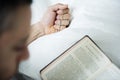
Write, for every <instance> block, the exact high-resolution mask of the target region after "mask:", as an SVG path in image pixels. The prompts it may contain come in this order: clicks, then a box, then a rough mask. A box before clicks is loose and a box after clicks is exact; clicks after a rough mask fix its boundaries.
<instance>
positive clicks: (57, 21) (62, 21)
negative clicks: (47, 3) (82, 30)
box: [55, 20, 70, 26]
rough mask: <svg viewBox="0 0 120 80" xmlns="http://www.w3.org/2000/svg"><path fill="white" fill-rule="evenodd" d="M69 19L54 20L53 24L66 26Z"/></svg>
mask: <svg viewBox="0 0 120 80" xmlns="http://www.w3.org/2000/svg"><path fill="white" fill-rule="evenodd" d="M69 22H70V21H69V20H56V21H55V25H60V26H67V25H69Z"/></svg>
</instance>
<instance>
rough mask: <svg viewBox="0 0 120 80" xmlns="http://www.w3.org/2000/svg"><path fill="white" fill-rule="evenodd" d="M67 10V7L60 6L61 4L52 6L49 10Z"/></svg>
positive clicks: (64, 5)
mask: <svg viewBox="0 0 120 80" xmlns="http://www.w3.org/2000/svg"><path fill="white" fill-rule="evenodd" d="M67 8H68V5H66V4H61V3H58V4H56V5H53V6H51V7H50V9H51V10H52V11H57V10H63V9H67Z"/></svg>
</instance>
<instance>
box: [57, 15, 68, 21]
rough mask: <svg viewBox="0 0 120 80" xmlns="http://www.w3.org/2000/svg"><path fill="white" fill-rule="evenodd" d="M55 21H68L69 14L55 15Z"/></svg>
mask: <svg viewBox="0 0 120 80" xmlns="http://www.w3.org/2000/svg"><path fill="white" fill-rule="evenodd" d="M57 19H60V20H62V19H70V14H64V15H57Z"/></svg>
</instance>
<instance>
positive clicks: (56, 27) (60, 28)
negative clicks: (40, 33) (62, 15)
mask: <svg viewBox="0 0 120 80" xmlns="http://www.w3.org/2000/svg"><path fill="white" fill-rule="evenodd" d="M54 28H55V29H56V30H58V31H60V30H63V29H65V28H66V26H59V25H54Z"/></svg>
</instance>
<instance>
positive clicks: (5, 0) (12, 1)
mask: <svg viewBox="0 0 120 80" xmlns="http://www.w3.org/2000/svg"><path fill="white" fill-rule="evenodd" d="M31 3H32V0H0V35H1V34H2V33H3V32H4V31H6V30H8V29H9V28H10V27H8V26H5V22H6V18H7V17H8V15H9V14H10V13H11V12H12V11H14V10H16V9H17V8H18V7H20V6H24V5H30V4H31Z"/></svg>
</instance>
